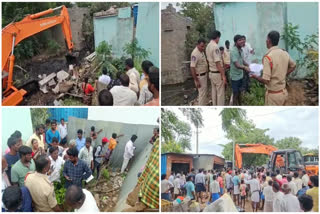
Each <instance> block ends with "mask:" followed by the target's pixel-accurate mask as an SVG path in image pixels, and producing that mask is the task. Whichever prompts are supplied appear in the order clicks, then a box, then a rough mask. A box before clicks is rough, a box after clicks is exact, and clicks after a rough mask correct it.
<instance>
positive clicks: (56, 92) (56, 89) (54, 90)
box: [52, 84, 60, 94]
mask: <svg viewBox="0 0 320 214" xmlns="http://www.w3.org/2000/svg"><path fill="white" fill-rule="evenodd" d="M52 91H53V93H55V94H58V93H59V92H60V89H59V84H57V85H56V87H55V88H54V89H52Z"/></svg>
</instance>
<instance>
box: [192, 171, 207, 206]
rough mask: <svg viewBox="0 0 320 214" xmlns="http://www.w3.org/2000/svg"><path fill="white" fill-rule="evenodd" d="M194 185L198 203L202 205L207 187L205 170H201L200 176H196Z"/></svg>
mask: <svg viewBox="0 0 320 214" xmlns="http://www.w3.org/2000/svg"><path fill="white" fill-rule="evenodd" d="M194 183H195V185H196V193H197V195H196V197H197V201H198V202H200V203H202V193H203V192H206V187H205V183H206V178H205V175H204V174H203V169H199V172H198V174H196V177H195V179H194Z"/></svg>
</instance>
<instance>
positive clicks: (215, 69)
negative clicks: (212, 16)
mask: <svg viewBox="0 0 320 214" xmlns="http://www.w3.org/2000/svg"><path fill="white" fill-rule="evenodd" d="M220 37H221V33H220V32H219V31H217V30H215V31H213V33H212V35H211V41H210V43H209V44H208V46H207V48H206V54H207V57H208V62H209V79H210V81H211V87H212V90H211V93H212V105H214V106H216V105H219V106H223V105H224V89H225V85H226V84H227V79H226V75H225V72H224V69H223V67H222V59H221V54H220V50H219V46H218V43H219V40H220Z"/></svg>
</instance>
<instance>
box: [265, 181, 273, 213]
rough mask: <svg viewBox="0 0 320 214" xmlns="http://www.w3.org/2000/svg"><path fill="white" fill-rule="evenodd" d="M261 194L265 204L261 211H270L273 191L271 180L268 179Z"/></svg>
mask: <svg viewBox="0 0 320 214" xmlns="http://www.w3.org/2000/svg"><path fill="white" fill-rule="evenodd" d="M263 195H264V200H265V204H264V207H263V212H272V206H273V199H274V192H273V190H272V180H269V181H268V186H266V187H264V188H263Z"/></svg>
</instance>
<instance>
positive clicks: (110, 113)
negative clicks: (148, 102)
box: [88, 107, 160, 125]
mask: <svg viewBox="0 0 320 214" xmlns="http://www.w3.org/2000/svg"><path fill="white" fill-rule="evenodd" d="M158 117H160V109H159V108H149V107H147V108H144V107H138V108H136V107H130V108H126V107H116V108H99V107H98V108H92V107H90V108H89V110H88V120H103V121H113V122H121V123H132V124H145V125H158V123H157V119H158Z"/></svg>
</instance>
